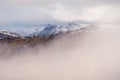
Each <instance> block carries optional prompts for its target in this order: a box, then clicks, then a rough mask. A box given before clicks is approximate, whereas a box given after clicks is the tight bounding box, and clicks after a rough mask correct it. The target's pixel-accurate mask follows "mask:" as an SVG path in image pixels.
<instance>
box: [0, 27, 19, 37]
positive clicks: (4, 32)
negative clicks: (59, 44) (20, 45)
mask: <svg viewBox="0 0 120 80" xmlns="http://www.w3.org/2000/svg"><path fill="white" fill-rule="evenodd" d="M19 37H20V35H19V34H18V33H14V32H10V31H7V30H4V29H0V39H5V38H19Z"/></svg>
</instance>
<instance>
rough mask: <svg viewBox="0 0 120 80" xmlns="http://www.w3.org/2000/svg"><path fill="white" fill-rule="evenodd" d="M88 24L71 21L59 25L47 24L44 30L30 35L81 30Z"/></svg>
mask: <svg viewBox="0 0 120 80" xmlns="http://www.w3.org/2000/svg"><path fill="white" fill-rule="evenodd" d="M87 25H88V24H76V23H69V24H65V25H58V24H47V25H46V27H45V28H44V29H43V30H42V31H38V32H35V33H33V34H30V35H28V36H29V37H33V36H36V37H49V36H53V35H56V34H59V33H61V32H67V31H73V30H79V29H81V28H83V27H86V26H87Z"/></svg>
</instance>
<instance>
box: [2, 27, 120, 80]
mask: <svg viewBox="0 0 120 80" xmlns="http://www.w3.org/2000/svg"><path fill="white" fill-rule="evenodd" d="M91 27H92V26H91ZM0 47H1V48H0V54H3V52H4V51H6V49H7V51H8V52H5V53H4V54H7V53H9V55H10V54H13V53H14V51H11V47H9V46H7V45H6V46H3V45H0ZM119 53H120V28H119V27H118V26H110V25H104V26H103V25H99V26H97V27H94V28H89V29H87V30H84V31H83V32H79V33H74V32H73V33H72V34H67V35H63V36H59V37H57V38H56V39H54V40H53V41H51V42H50V43H48V45H46V46H41V45H39V47H34V49H31V48H28V49H23V50H22V51H20V52H19V51H18V52H16V53H14V54H13V55H12V56H9V55H8V56H7V58H6V57H3V56H1V58H0V80H120V54H119Z"/></svg>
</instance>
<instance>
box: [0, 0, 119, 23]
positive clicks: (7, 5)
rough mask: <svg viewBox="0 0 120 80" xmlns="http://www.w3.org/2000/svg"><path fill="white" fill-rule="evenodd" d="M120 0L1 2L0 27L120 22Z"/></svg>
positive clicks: (28, 0) (23, 0)
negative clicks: (8, 25) (56, 23)
mask: <svg viewBox="0 0 120 80" xmlns="http://www.w3.org/2000/svg"><path fill="white" fill-rule="evenodd" d="M119 5H120V0H0V24H16V23H17V24H21V23H22V24H42V23H51V22H64V21H65V22H66V21H67V22H70V21H75V20H84V21H95V22H104V23H119V20H120V16H119V15H120V10H119V8H120V6H119Z"/></svg>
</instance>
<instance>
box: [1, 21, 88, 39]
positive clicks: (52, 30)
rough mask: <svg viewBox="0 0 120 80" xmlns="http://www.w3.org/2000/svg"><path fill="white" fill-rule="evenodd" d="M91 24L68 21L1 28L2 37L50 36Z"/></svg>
mask: <svg viewBox="0 0 120 80" xmlns="http://www.w3.org/2000/svg"><path fill="white" fill-rule="evenodd" d="M88 25H90V24H85V23H84V24H82V23H66V24H44V25H37V26H27V27H24V26H23V27H20V26H19V27H18V26H16V27H14V26H13V27H11V26H9V27H7V29H6V28H5V27H4V28H5V29H6V30H4V28H1V29H0V39H4V38H26V37H42V38H43V37H44V38H48V37H50V36H54V35H57V34H60V33H66V32H72V31H75V30H81V29H82V28H85V27H87V26H88Z"/></svg>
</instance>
